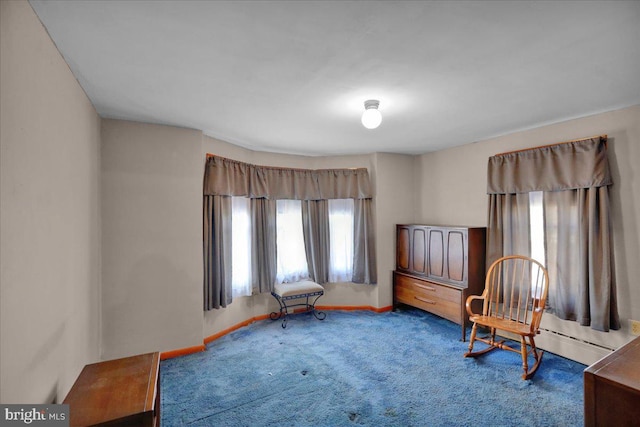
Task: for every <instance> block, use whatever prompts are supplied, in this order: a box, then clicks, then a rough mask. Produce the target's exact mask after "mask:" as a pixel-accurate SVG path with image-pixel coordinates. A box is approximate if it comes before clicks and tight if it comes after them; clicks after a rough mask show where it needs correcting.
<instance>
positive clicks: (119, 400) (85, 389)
mask: <svg viewBox="0 0 640 427" xmlns="http://www.w3.org/2000/svg"><path fill="white" fill-rule="evenodd" d="M159 372H160V353H158V352H156V353H148V354H141V355H138V356H132V357H125V358H123V359H117V360H109V361H106V362H100V363H94V364H91V365H86V366H85V367H84V369H83V370H82V372H81V373H80V376H79V377H78V379H77V380H76V382H75V384H74V385H73V387H72V388H71V391H69V394H68V395H67V397H66V399H65V400H64V402H63V403H66V404H69V413H70V416H69V418H70V425H71V426H93V425H101V424H103V423H108V425H110V426H145V427H146V426H159V425H160V388H159V381H158V379H159Z"/></svg>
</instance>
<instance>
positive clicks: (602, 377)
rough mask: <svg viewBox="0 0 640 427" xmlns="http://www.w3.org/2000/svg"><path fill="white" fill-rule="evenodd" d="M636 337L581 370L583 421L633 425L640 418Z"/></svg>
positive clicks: (639, 361) (639, 348) (639, 347)
mask: <svg viewBox="0 0 640 427" xmlns="http://www.w3.org/2000/svg"><path fill="white" fill-rule="evenodd" d="M639 420H640V338H636V339H635V340H633V341H631V342H630V343H628V344H627V345H625V346H623V347H621V348H619V349H618V350H616V351H614V352H613V353H611V354H610V355H608V356H606V357H604V358H603V359H601V360H599V361H598V362H596V363H594V364H593V365H591V366H589V367H588V368H587V369H585V371H584V425H585V426H586V427H591V426H616V427H623V426H637V425H638V423H639V422H640V421H639Z"/></svg>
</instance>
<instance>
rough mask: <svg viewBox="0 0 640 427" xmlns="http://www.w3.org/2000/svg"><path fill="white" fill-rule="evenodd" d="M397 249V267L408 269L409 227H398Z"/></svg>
mask: <svg viewBox="0 0 640 427" xmlns="http://www.w3.org/2000/svg"><path fill="white" fill-rule="evenodd" d="M397 239H398V246H397V247H398V249H397V259H396V264H397V267H398V268H399V269H402V270H408V269H409V252H410V251H409V246H410V245H411V242H410V240H409V228H408V227H398V235H397Z"/></svg>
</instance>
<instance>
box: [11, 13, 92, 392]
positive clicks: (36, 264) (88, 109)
mask: <svg viewBox="0 0 640 427" xmlns="http://www.w3.org/2000/svg"><path fill="white" fill-rule="evenodd" d="M0 57H1V58H2V60H1V61H0V67H1V68H0V93H1V94H0V159H1V160H0V161H1V165H0V173H1V176H0V183H1V187H0V210H1V215H0V218H1V219H0V257H1V258H0V263H1V266H2V267H1V269H0V376H1V378H0V402H2V403H51V402H54V401H55V402H61V401H62V400H63V399H64V397H65V396H66V394H67V392H68V390H69V389H70V388H71V386H72V384H73V382H74V381H75V379H76V377H77V375H78V374H79V373H80V370H81V369H82V367H83V366H84V365H85V364H87V363H93V362H96V361H97V360H98V359H99V347H100V325H99V320H100V303H99V301H100V300H99V294H100V222H99V217H100V213H99V207H100V202H99V201H100V186H99V170H100V166H99V155H100V152H99V142H100V118H99V117H98V115H97V114H96V112H95V110H94V108H93V107H92V105H91V103H90V102H89V100H88V99H87V97H86V96H85V94H84V92H83V91H82V89H81V88H80V86H79V85H78V83H77V81H76V79H75V78H74V76H73V75H72V74H71V71H70V70H69V68H68V66H67V64H66V63H65V62H64V60H63V58H62V57H61V56H60V54H59V53H58V51H57V49H56V47H55V46H54V44H53V43H52V42H51V40H50V39H49V36H48V34H47V32H46V31H45V29H44V28H43V27H42V25H41V24H40V21H39V20H38V18H37V16H36V15H35V13H34V12H33V10H32V9H31V6H30V5H29V4H28V3H27V2H26V1H0Z"/></svg>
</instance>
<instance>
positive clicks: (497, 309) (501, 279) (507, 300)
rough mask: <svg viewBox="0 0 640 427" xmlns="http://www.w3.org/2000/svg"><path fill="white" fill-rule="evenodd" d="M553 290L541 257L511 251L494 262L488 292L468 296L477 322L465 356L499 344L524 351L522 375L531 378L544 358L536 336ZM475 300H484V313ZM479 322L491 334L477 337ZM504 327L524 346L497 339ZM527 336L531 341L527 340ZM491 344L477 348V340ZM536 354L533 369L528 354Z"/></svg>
mask: <svg viewBox="0 0 640 427" xmlns="http://www.w3.org/2000/svg"><path fill="white" fill-rule="evenodd" d="M548 290H549V275H548V273H547V270H546V269H545V268H544V266H543V265H542V264H540V263H539V262H538V261H536V260H534V259H532V258H528V257H525V256H520V255H511V256H506V257H503V258H500V259H499V260H497V261H496V262H494V263H493V264H492V265H491V266H490V267H489V271H488V272H487V278H486V280H485V288H484V292H483V293H482V295H481V296H477V295H471V296H469V297H468V298H467V302H466V309H467V313H469V320H470V321H471V322H473V328H472V329H471V338H470V342H469V351H468V352H467V353H465V355H464V357H478V356H481V355H483V354H486V353H488V352H490V351H492V350H495V349H496V348H500V349H503V350H509V351H512V352H515V353H520V354H521V355H522V368H523V369H524V374H523V375H522V378H523V379H525V380H528V379H530V378H531V377H533V375H534V374H535V372H536V370H537V369H538V367H539V366H540V362H541V361H542V354H543V351H541V350H538V349H537V348H536V344H535V341H534V336H535V335H536V334H538V333H539V330H538V328H539V327H540V320H541V319H542V313H543V312H544V306H545V304H546V300H547V292H548ZM474 300H481V301H483V305H482V313H474V312H473V310H472V307H471V305H472V303H473V301H474ZM478 326H483V327H485V328H488V329H489V336H487V337H484V338H479V337H477V333H478ZM497 330H500V331H504V332H507V333H511V334H514V335H517V336H519V337H520V349H519V350H518V349H514V348H512V347H509V346H508V345H506V344H505V343H504V340H502V341H499V342H497V341H496V331H497ZM527 339H528V340H529V342H528V343H527ZM476 340H477V341H482V342H483V343H485V344H487V345H488V346H489V347H487V348H485V349H483V350H480V351H476V352H474V351H473V345H474V343H475V341H476ZM530 355H533V357H534V359H535V363H534V365H533V367H532V368H531V369H529V363H528V358H529V356H530Z"/></svg>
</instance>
